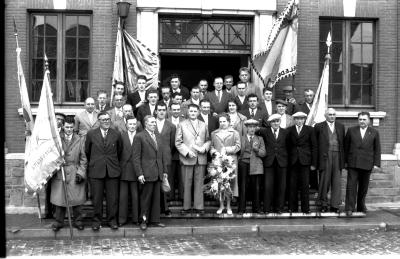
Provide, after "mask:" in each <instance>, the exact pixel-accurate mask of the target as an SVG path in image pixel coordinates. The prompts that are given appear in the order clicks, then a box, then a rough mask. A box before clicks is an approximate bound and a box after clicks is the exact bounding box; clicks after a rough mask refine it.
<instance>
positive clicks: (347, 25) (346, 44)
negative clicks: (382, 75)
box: [318, 16, 378, 110]
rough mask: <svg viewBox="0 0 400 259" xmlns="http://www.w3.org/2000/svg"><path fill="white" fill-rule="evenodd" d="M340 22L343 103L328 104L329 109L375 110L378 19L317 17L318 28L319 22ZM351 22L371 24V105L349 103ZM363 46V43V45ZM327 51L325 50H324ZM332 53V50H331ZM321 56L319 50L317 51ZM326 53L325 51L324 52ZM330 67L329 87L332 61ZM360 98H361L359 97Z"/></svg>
mask: <svg viewBox="0 0 400 259" xmlns="http://www.w3.org/2000/svg"><path fill="white" fill-rule="evenodd" d="M338 21H339V22H341V23H342V27H343V31H342V39H343V40H342V41H343V45H342V53H343V54H342V56H343V60H342V65H343V78H342V85H343V89H342V95H343V101H344V102H343V103H342V104H330V103H329V106H330V107H334V108H345V109H349V110H351V109H357V108H365V109H375V108H376V106H377V94H376V93H377V87H378V86H377V66H378V60H377V35H376V34H377V22H378V19H373V18H354V19H353V18H351V19H346V18H342V17H325V16H321V17H319V26H320V25H321V22H338ZM352 22H361V23H371V24H372V32H373V38H372V44H373V49H372V60H373V63H372V64H373V67H372V73H371V77H372V80H371V81H372V89H371V91H372V96H371V104H351V103H350V91H351V71H350V69H351V55H350V52H351V23H352ZM320 34H321V28H319V35H320ZM318 42H319V43H321V39H320V36H319V38H318ZM364 44H365V43H364ZM320 47H321V44H319V48H320ZM326 50H327V48H326ZM331 52H332V49H331ZM319 53H320V54H321V53H322V52H321V50H320V51H319ZM325 53H326V51H325ZM318 63H319V67H320V71H319V76H320V77H321V75H322V70H323V66H322V67H321V57H319V61H318ZM329 65H330V68H329V69H330V71H329V74H330V78H329V87H331V85H332V74H333V73H332V68H333V66H332V60H330V62H329ZM361 98H362V96H361Z"/></svg>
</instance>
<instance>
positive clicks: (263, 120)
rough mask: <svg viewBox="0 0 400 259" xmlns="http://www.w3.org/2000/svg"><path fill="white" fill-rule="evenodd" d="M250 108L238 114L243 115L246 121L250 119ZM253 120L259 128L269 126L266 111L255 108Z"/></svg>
mask: <svg viewBox="0 0 400 259" xmlns="http://www.w3.org/2000/svg"><path fill="white" fill-rule="evenodd" d="M249 109H250V108H246V109H244V110H241V111H240V113H241V114H243V115H244V116H246V118H247V119H250V117H251V116H250V110H249ZM253 119H255V120H257V121H258V123H259V126H260V127H267V126H269V122H268V114H267V112H266V111H264V110H262V109H260V108H257V111H256V114H255V115H254V118H253Z"/></svg>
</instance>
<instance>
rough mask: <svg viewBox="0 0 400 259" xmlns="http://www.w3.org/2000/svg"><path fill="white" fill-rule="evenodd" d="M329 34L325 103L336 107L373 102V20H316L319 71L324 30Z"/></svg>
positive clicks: (371, 104) (321, 66) (370, 104)
mask: <svg viewBox="0 0 400 259" xmlns="http://www.w3.org/2000/svg"><path fill="white" fill-rule="evenodd" d="M329 31H330V32H331V35H332V46H331V57H332V60H331V64H330V73H329V74H330V77H329V104H331V105H333V106H339V107H355V106H365V107H368V106H369V107H373V106H374V95H375V76H374V71H375V24H374V21H360V20H328V19H321V20H320V54H319V57H320V74H322V69H323V65H324V57H325V55H326V51H327V47H326V44H325V41H326V38H327V36H328V32H329Z"/></svg>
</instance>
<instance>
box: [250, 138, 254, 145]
mask: <svg viewBox="0 0 400 259" xmlns="http://www.w3.org/2000/svg"><path fill="white" fill-rule="evenodd" d="M250 147H253V136H250Z"/></svg>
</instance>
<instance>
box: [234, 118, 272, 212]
mask: <svg viewBox="0 0 400 259" xmlns="http://www.w3.org/2000/svg"><path fill="white" fill-rule="evenodd" d="M258 124H259V122H258V121H257V120H255V119H249V120H246V121H245V122H244V125H245V126H246V128H247V132H246V135H245V136H243V137H242V139H241V149H240V155H239V163H238V185H239V206H238V213H239V214H243V213H246V190H247V186H246V182H247V178H248V177H250V186H251V190H252V191H251V192H252V195H251V197H252V202H251V204H252V212H253V213H260V212H261V210H260V187H261V179H262V178H261V177H262V175H263V174H264V170H263V162H262V160H261V158H262V157H264V156H265V145H264V140H263V138H262V137H260V136H256V135H255V131H256V128H257V127H258Z"/></svg>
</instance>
